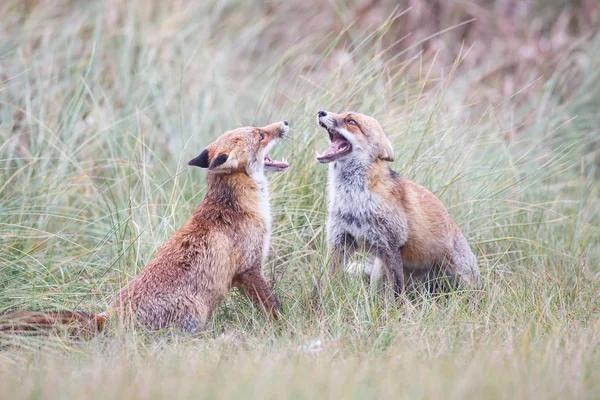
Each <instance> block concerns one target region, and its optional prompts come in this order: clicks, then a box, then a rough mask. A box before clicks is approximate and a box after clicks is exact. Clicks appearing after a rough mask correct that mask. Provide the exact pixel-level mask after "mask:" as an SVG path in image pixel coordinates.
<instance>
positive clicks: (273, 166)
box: [265, 154, 290, 171]
mask: <svg viewBox="0 0 600 400" xmlns="http://www.w3.org/2000/svg"><path fill="white" fill-rule="evenodd" d="M289 166H290V165H289V164H288V163H287V162H286V161H276V160H273V159H271V157H269V155H268V154H267V155H266V156H265V170H267V171H283V170H284V169H286V168H287V167H289Z"/></svg>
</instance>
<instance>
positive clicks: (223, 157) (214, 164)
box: [208, 154, 229, 169]
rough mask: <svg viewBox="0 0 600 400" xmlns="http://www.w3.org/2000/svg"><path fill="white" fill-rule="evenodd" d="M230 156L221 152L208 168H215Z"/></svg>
mask: <svg viewBox="0 0 600 400" xmlns="http://www.w3.org/2000/svg"><path fill="white" fill-rule="evenodd" d="M228 158H229V154H219V155H218V156H217V158H215V159H214V161H213V162H212V163H210V167H209V168H208V169H215V168H217V167H218V166H219V165H223V164H225V161H227V159H228Z"/></svg>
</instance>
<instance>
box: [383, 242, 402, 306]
mask: <svg viewBox="0 0 600 400" xmlns="http://www.w3.org/2000/svg"><path fill="white" fill-rule="evenodd" d="M383 260H384V262H385V264H386V266H387V268H388V271H390V272H391V275H392V282H393V284H394V294H395V295H396V297H399V296H400V295H401V294H402V292H403V291H404V263H403V262H402V255H401V254H400V250H396V251H386V252H385V255H384V256H383Z"/></svg>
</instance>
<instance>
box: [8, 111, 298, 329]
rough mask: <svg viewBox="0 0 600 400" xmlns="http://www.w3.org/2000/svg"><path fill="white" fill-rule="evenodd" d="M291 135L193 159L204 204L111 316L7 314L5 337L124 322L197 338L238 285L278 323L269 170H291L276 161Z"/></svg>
mask: <svg viewBox="0 0 600 400" xmlns="http://www.w3.org/2000/svg"><path fill="white" fill-rule="evenodd" d="M288 130H289V124H288V122H287V121H281V122H277V123H274V124H270V125H267V126H264V127H253V126H249V127H243V128H237V129H234V130H232V131H229V132H226V133H224V134H223V135H221V136H220V137H219V138H218V139H217V140H216V141H214V142H213V143H211V144H210V145H209V146H208V147H207V148H206V149H205V150H204V151H203V152H202V153H200V155H199V156H198V157H196V158H194V159H193V160H191V161H190V162H189V163H188V165H191V166H196V167H200V168H207V169H208V187H207V190H206V195H205V197H204V200H203V201H202V203H201V204H200V205H199V206H198V208H197V209H196V210H195V212H194V214H193V215H192V216H191V217H190V218H189V220H188V221H187V222H186V223H185V224H184V225H183V227H181V228H180V229H179V230H178V231H177V232H175V234H173V236H171V238H170V239H169V240H167V242H166V243H165V244H164V245H163V246H162V247H161V248H160V250H158V253H157V254H156V255H155V256H154V258H153V259H152V260H151V261H150V262H149V263H148V264H147V265H146V266H145V267H144V269H142V271H141V272H140V273H139V274H138V275H137V276H135V277H134V278H133V279H132V280H131V281H130V282H129V283H128V284H127V285H126V286H125V287H123V288H122V289H121V290H120V291H119V292H118V293H117V295H116V296H115V297H114V299H113V301H112V302H111V304H110V305H109V306H108V309H107V310H106V311H105V312H103V313H100V314H93V313H85V312H78V311H56V312H46V311H17V312H11V313H8V314H4V315H1V316H0V317H1V318H0V331H12V332H27V331H33V330H38V329H43V328H52V327H54V326H66V327H67V328H69V330H70V331H72V332H74V334H75V335H77V336H80V335H83V336H90V335H93V334H95V333H96V332H97V331H100V330H102V329H103V328H104V326H105V321H106V320H107V318H109V317H110V316H116V317H119V318H128V319H133V320H135V321H137V322H138V323H140V324H141V325H142V326H145V327H147V328H149V329H151V330H158V329H168V328H174V329H176V330H180V331H183V332H184V333H188V334H195V333H197V332H200V331H202V330H203V329H204V328H205V326H206V322H207V320H208V319H209V318H210V316H211V314H212V312H213V310H214V309H215V307H216V306H217V305H218V304H219V302H220V301H221V300H222V299H223V298H224V297H225V296H226V295H227V293H228V291H229V289H230V288H231V287H233V286H235V287H238V288H240V289H242V290H243V291H244V292H245V293H246V294H247V295H248V296H250V297H251V298H252V299H254V300H255V302H256V303H257V304H258V305H259V306H261V307H262V308H264V309H265V310H266V311H267V312H269V313H270V314H272V316H273V317H274V318H278V317H279V316H280V313H281V306H280V305H279V300H278V299H277V296H276V295H275V293H274V292H273V290H272V289H271V287H270V286H269V284H268V283H267V281H266V280H265V277H264V275H263V272H262V265H263V262H264V259H265V257H266V255H267V251H268V247H269V239H270V234H271V213H270V210H269V188H268V182H267V179H266V177H265V174H264V172H265V171H283V170H285V169H286V168H287V167H288V164H287V162H285V161H274V160H272V159H271V157H270V156H269V151H270V150H271V148H272V147H273V146H274V145H275V144H276V143H277V142H279V141H280V140H281V139H283V138H284V137H285V136H286V134H287V133H288ZM2 320H4V321H6V322H4V321H2Z"/></svg>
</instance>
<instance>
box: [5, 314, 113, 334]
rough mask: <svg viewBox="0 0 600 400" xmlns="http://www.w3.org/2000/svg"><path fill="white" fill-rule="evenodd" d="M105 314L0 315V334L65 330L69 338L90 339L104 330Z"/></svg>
mask: <svg viewBox="0 0 600 400" xmlns="http://www.w3.org/2000/svg"><path fill="white" fill-rule="evenodd" d="M105 322H106V315H105V313H101V314H93V313H86V312H80V311H13V312H8V313H4V314H0V332H10V333H17V334H35V333H39V332H42V331H47V330H52V329H57V328H58V329H66V331H67V332H68V333H69V335H71V336H78V337H81V336H83V337H91V336H93V335H94V334H96V333H98V332H101V331H102V330H103V329H104V325H105Z"/></svg>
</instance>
